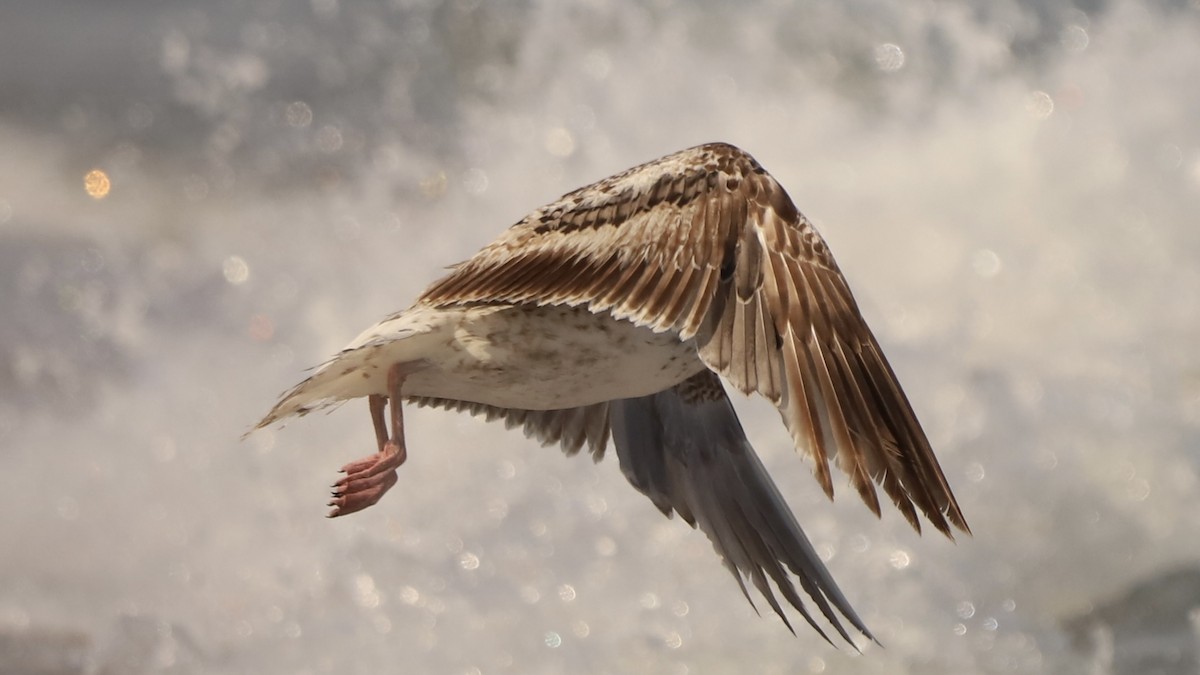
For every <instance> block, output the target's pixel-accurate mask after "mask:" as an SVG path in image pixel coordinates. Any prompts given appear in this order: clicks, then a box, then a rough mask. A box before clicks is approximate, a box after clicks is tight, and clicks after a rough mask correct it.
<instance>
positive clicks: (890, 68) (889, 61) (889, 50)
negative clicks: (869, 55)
mask: <svg viewBox="0 0 1200 675" xmlns="http://www.w3.org/2000/svg"><path fill="white" fill-rule="evenodd" d="M875 65H877V66H879V69H880V70H882V71H883V72H885V73H894V72H896V71H897V70H900V69H901V68H903V67H904V50H903V49H900V46H899V45H894V44H892V43H890V42H885V43H884V44H881V45H879V46H878V47H876V48H875Z"/></svg>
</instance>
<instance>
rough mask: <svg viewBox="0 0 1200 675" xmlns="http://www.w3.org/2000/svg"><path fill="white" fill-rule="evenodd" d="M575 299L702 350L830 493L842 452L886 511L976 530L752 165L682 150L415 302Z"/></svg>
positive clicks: (554, 211) (717, 149)
mask: <svg viewBox="0 0 1200 675" xmlns="http://www.w3.org/2000/svg"><path fill="white" fill-rule="evenodd" d="M495 302H514V303H515V302H522V303H534V304H539V305H555V304H570V305H582V306H586V307H588V308H589V309H590V310H591V311H594V312H611V313H612V314H613V315H614V316H616V317H618V318H621V319H626V320H629V321H632V322H634V323H636V324H639V325H642V326H647V327H649V328H651V329H653V330H656V331H673V332H676V333H678V334H679V336H680V339H683V340H695V343H696V345H697V349H698V352H699V355H700V358H701V359H702V360H703V361H704V362H705V364H707V365H708V366H709V367H710V368H712V369H713V370H714V371H716V372H718V373H720V374H721V375H723V376H724V377H726V378H727V379H728V380H729V381H730V383H731V384H732V385H733V386H735V387H736V388H737V389H739V390H741V391H743V392H745V393H750V392H758V393H759V394H762V395H763V396H765V397H767V398H768V399H770V400H771V401H772V402H774V403H775V405H776V406H777V407H778V408H779V411H780V413H781V415H782V416H783V420H784V423H785V424H786V425H787V428H788V430H789V432H790V433H791V436H792V439H793V441H794V442H795V444H796V446H797V447H798V448H801V449H803V450H804V451H806V452H807V453H808V454H809V455H810V456H811V457H812V458H813V460H814V472H815V474H816V477H817V480H818V481H819V482H820V484H821V486H822V488H823V489H824V490H825V492H826V493H827V494H829V495H831V496H832V494H833V482H832V479H831V477H830V472H829V460H830V458H833V459H834V460H835V461H836V463H837V464H838V466H839V467H840V468H842V469H843V470H844V471H845V472H846V473H847V474H848V475H849V476H850V480H851V483H852V485H853V486H854V488H855V489H856V490H857V491H858V493H859V494H860V495H861V496H862V498H863V500H864V501H865V502H866V503H867V505H868V506H869V507H870V508H871V510H872V511H874V512H875V513H876V514H878V513H879V502H878V499H877V497H876V494H875V488H874V486H873V482H874V483H878V484H879V485H880V486H882V487H883V489H884V491H885V492H886V493H887V494H888V496H889V497H891V500H892V501H893V502H894V503H895V504H896V506H897V508H899V509H900V511H901V512H902V513H903V514H904V516H905V518H906V519H907V520H908V521H909V522H910V523H911V524H912V525H913V527H914V528H917V529H918V530H919V529H920V524H919V521H918V520H917V514H916V510H917V509H920V511H921V512H923V513H924V514H925V517H926V518H928V519H929V521H930V522H931V523H932V524H933V525H934V526H935V527H936V528H937V529H938V530H940V531H942V532H944V533H946V534H947V536H949V535H950V525H951V524H952V525H954V526H956V527H958V528H959V529H962V530H964V531H969V530H968V529H967V524H966V521H965V520H964V519H963V516H962V513H961V511H960V510H959V507H958V504H957V502H956V501H955V499H954V495H953V494H952V493H951V491H950V487H949V485H948V484H947V482H946V479H945V477H944V475H943V474H942V471H941V468H940V467H939V466H938V462H937V459H936V458H935V457H934V455H933V450H932V448H931V447H930V445H929V441H928V439H927V438H926V436H925V433H924V431H923V430H922V429H921V426H920V424H919V422H918V421H917V418H916V415H915V414H914V412H913V410H912V406H911V405H909V402H908V399H907V398H906V397H905V395H904V393H903V391H902V390H901V388H900V385H899V383H898V382H897V380H896V376H895V374H894V373H893V372H892V369H891V367H890V366H889V365H888V363H887V361H886V359H885V358H884V356H883V352H882V350H881V349H880V347H879V344H878V342H876V340H875V337H874V336H873V335H872V333H871V331H870V329H869V328H868V327H867V325H866V323H865V322H864V320H863V318H862V316H861V314H860V313H859V311H858V306H857V305H856V303H855V301H854V298H853V296H852V295H851V292H850V288H849V286H848V285H847V284H846V280H845V279H844V278H843V277H842V274H841V272H840V271H839V270H838V268H837V265H836V263H835V262H834V260H833V257H832V256H831V255H830V253H829V251H828V249H827V248H826V246H825V243H824V241H823V240H822V239H821V237H820V235H819V234H817V232H816V230H815V229H814V228H813V226H812V224H811V223H810V222H809V221H808V220H807V219H806V218H805V217H804V216H803V215H802V214H801V213H800V212H799V211H798V210H797V209H796V207H795V206H794V205H793V204H792V201H791V199H790V198H789V197H788V195H787V193H786V192H785V191H784V189H783V188H782V187H781V186H780V185H779V184H778V183H777V182H776V181H775V179H774V178H772V177H771V176H770V175H769V174H768V173H767V172H766V171H765V170H764V169H763V168H762V167H761V166H759V164H758V163H757V162H755V161H754V159H753V158H752V157H750V156H749V155H748V154H746V153H744V152H742V151H741V150H739V149H737V148H735V147H733V146H730V145H726V144H720V143H717V144H710V145H704V146H699V147H696V148H692V149H690V150H685V151H683V152H680V153H676V154H674V155H670V156H668V157H664V158H662V159H660V160H657V161H655V162H650V163H648V164H643V165H641V166H638V167H634V168H633V169H630V170H629V171H626V172H623V173H621V174H618V175H616V176H613V177H611V178H608V179H605V180H603V181H600V182H599V183H596V184H594V185H591V186H588V187H585V188H582V189H580V190H576V191H574V192H571V193H569V194H567V195H565V196H563V198H562V199H560V200H558V201H556V202H554V203H552V204H549V205H547V206H545V207H542V208H540V209H538V210H537V211H535V212H534V213H532V214H530V215H529V216H528V217H526V218H525V219H524V220H522V221H521V222H519V223H517V224H516V225H514V226H513V227H511V228H509V229H508V230H507V231H506V232H505V233H504V234H502V235H501V236H500V237H499V238H498V239H497V240H496V241H495V242H494V243H492V244H490V245H489V246H487V247H486V248H484V249H483V250H481V251H480V252H479V253H477V254H476V255H475V256H474V257H472V258H471V259H469V260H467V261H466V262H464V263H461V264H459V265H458V266H456V267H455V268H454V269H453V271H452V272H451V273H450V274H449V275H448V276H446V277H445V278H443V279H441V280H439V281H437V282H435V283H434V284H433V285H432V286H431V287H430V288H429V289H428V290H426V292H425V294H424V295H423V296H422V297H421V298H420V299H419V300H418V304H421V303H424V304H428V305H432V306H441V307H445V306H453V305H461V304H470V303H495Z"/></svg>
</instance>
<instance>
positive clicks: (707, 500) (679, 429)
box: [408, 370, 875, 644]
mask: <svg viewBox="0 0 1200 675" xmlns="http://www.w3.org/2000/svg"><path fill="white" fill-rule="evenodd" d="M408 400H409V401H411V402H413V403H415V404H417V405H418V406H422V407H437V408H443V409H446V410H453V411H457V412H466V413H470V414H471V415H474V416H476V417H480V418H483V419H485V420H488V421H499V420H503V421H504V423H505V426H506V427H508V428H510V429H512V428H516V427H520V428H522V430H523V431H524V433H525V436H526V437H528V438H532V439H535V440H537V441H539V442H540V443H541V444H542V445H555V444H558V445H561V446H562V449H563V451H564V452H565V453H566V454H568V455H574V454H576V453H578V452H579V451H580V450H581V449H582V448H583V447H584V446H585V445H586V446H587V448H588V450H589V452H590V453H591V454H592V457H593V458H594V459H595V460H596V461H599V460H600V459H601V458H602V457H603V456H604V451H605V447H606V445H607V441H608V437H609V429H610V426H611V430H612V431H611V433H612V437H613V443H614V445H615V446H616V451H617V458H618V461H619V462H620V464H621V471H622V472H623V473H624V474H625V477H626V478H627V479H629V482H630V483H631V484H632V485H633V486H634V487H635V488H637V490H638V491H639V492H641V493H642V494H644V495H646V496H647V497H649V498H650V500H651V501H652V502H654V505H655V506H657V507H658V509H659V510H660V511H662V512H663V513H664V514H666V515H667V516H670V515H671V514H672V513H678V514H679V515H680V517H682V518H683V519H684V520H685V521H686V522H687V523H688V524H689V525H691V526H692V527H698V528H700V529H701V530H703V531H704V533H705V534H706V535H708V538H709V540H711V541H712V544H713V548H714V549H715V550H716V552H717V555H719V556H720V557H721V559H722V561H723V562H724V563H725V566H726V567H727V568H728V569H729V571H730V572H732V573H733V576H734V579H736V580H737V582H738V586H739V587H740V588H741V589H742V593H743V595H745V596H746V600H748V601H749V602H750V604H751V605H752V606H753V605H754V601H753V600H752V599H751V598H750V595H749V593H748V591H747V590H746V585H745V582H744V581H743V575H744V577H745V578H747V579H750V581H751V582H752V583H753V584H754V586H755V588H757V589H758V590H759V592H761V593H762V594H763V597H765V598H766V599H767V602H768V603H769V604H770V605H771V608H772V609H773V610H774V611H775V613H776V614H778V615H779V617H780V618H782V619H783V622H784V624H786V625H787V627H788V628H789V629H791V630H794V629H792V625H791V622H789V621H788V619H787V616H786V615H785V614H784V612H783V608H782V607H781V606H780V604H779V601H778V600H777V599H776V597H775V593H774V591H772V589H771V586H770V583H771V582H773V583H774V584H775V586H776V587H777V588H778V589H779V592H780V593H782V594H783V597H784V598H785V599H786V600H787V601H788V603H789V604H791V605H792V606H793V607H795V608H796V610H797V611H799V612H800V613H801V614H802V615H803V616H804V618H805V620H806V621H808V623H809V624H810V625H811V626H812V627H813V628H815V629H816V630H817V632H818V633H820V634H821V636H822V637H825V639H827V640H828V639H829V638H828V636H827V635H826V634H825V631H824V630H822V628H821V627H820V626H819V625H818V624H817V623H816V622H815V620H814V619H813V617H812V615H811V614H810V613H809V612H808V609H807V607H806V606H805V604H804V601H803V600H802V599H801V598H800V596H799V594H798V593H797V592H796V588H795V585H794V584H793V583H792V579H791V577H790V576H789V574H788V570H790V571H791V573H792V574H795V575H796V577H797V578H798V579H799V581H800V586H801V588H803V589H804V591H805V592H806V593H807V594H808V595H809V597H811V598H812V599H813V602H814V603H816V605H817V607H818V608H820V611H821V613H822V614H823V615H824V616H825V618H826V619H827V620H828V621H829V623H830V624H832V625H833V626H834V628H836V629H837V631H838V633H839V634H840V635H841V636H842V637H843V638H845V639H846V641H847V642H851V641H850V637H849V636H848V635H847V632H846V630H845V628H844V627H843V626H842V623H841V621H840V620H839V619H838V617H837V614H836V613H835V612H834V609H833V608H835V607H836V608H837V611H838V612H840V613H841V614H842V616H844V617H846V619H848V620H849V621H850V623H851V624H852V625H853V626H854V627H855V628H857V629H858V630H859V631H861V632H862V633H863V635H866V636H867V637H869V638H871V639H872V640H874V639H875V637H874V636H873V635H871V633H870V631H868V630H867V628H866V626H865V625H864V624H863V622H862V620H861V619H860V618H859V617H858V614H856V613H855V611H854V609H853V608H852V607H851V606H850V603H849V601H848V600H846V597H845V596H844V595H843V594H842V592H841V590H839V589H838V586H837V584H836V583H835V582H834V580H833V578H832V577H831V576H830V574H829V571H828V570H827V569H826V568H825V565H824V564H823V563H822V562H821V559H820V558H819V557H818V556H817V553H816V551H814V550H813V547H812V544H811V543H809V541H808V537H806V536H805V535H804V531H803V530H801V529H800V524H799V523H797V522H796V518H795V516H793V515H792V512H791V509H790V508H788V505H787V503H786V502H785V501H784V499H783V495H781V494H780V493H779V489H778V488H776V487H775V483H774V482H773V481H772V480H771V478H770V476H769V475H767V471H766V468H765V467H763V465H762V462H760V461H759V459H758V456H757V455H756V454H755V452H754V449H753V448H752V447H751V446H750V442H749V441H748V440H747V439H746V435H745V433H744V432H743V431H742V426H741V423H739V422H738V419H737V415H736V414H735V413H734V410H733V406H732V404H731V403H730V402H729V398H728V397H727V396H726V395H725V390H724V388H723V387H722V386H721V381H720V379H719V378H718V377H717V376H716V375H715V374H714V373H712V372H710V371H707V370H706V371H703V372H701V373H699V374H697V375H695V376H693V377H692V378H690V379H688V380H687V381H685V382H683V383H681V384H679V385H677V386H676V387H674V388H672V389H667V390H665V391H662V392H659V393H657V394H654V395H651V396H645V397H642V398H633V399H624V400H620V401H609V402H607V403H599V404H596V405H591V406H586V407H583V408H574V409H567V410H513V409H507V408H497V407H494V406H489V405H484V404H480V403H469V402H465V401H453V400H448V399H439V398H427V397H413V398H410V399H408ZM851 644H853V642H851Z"/></svg>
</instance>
